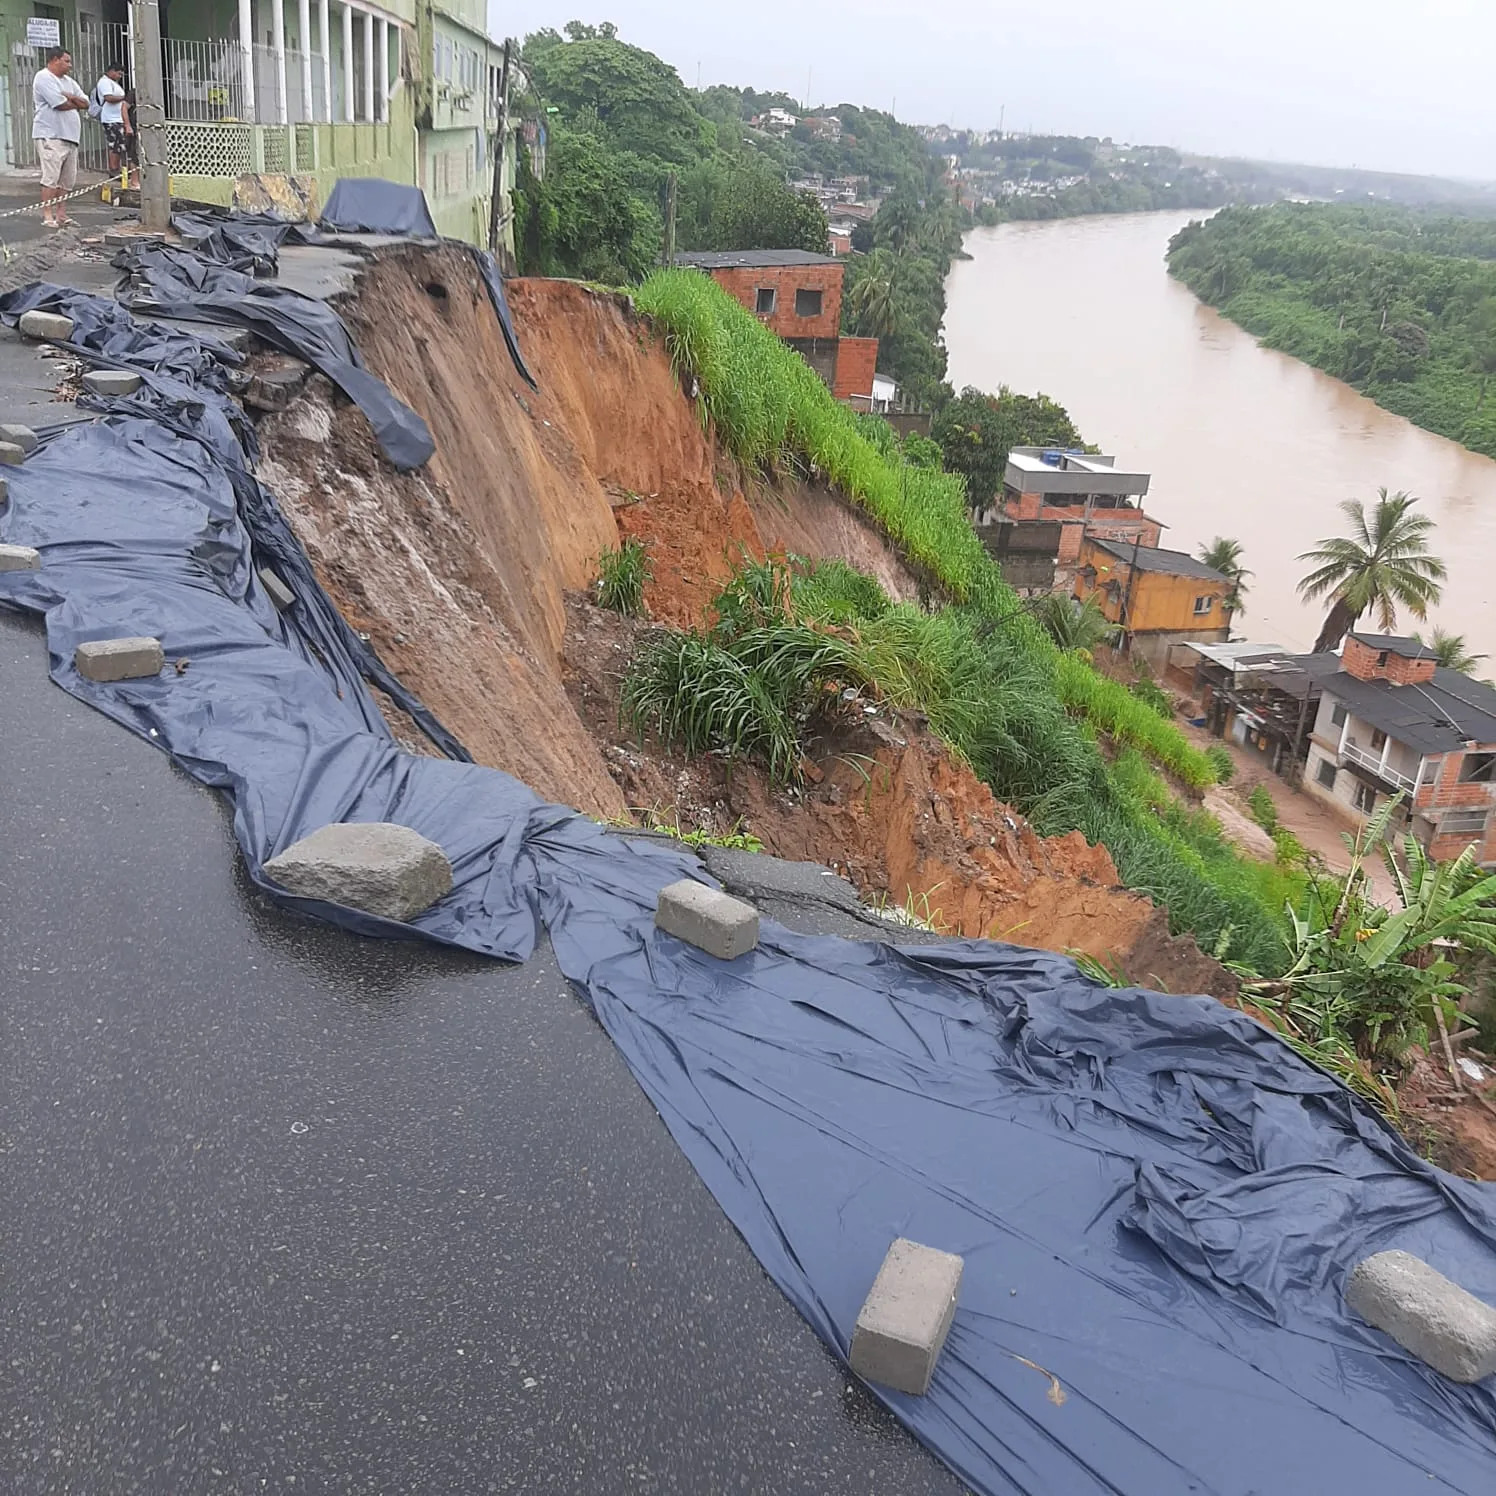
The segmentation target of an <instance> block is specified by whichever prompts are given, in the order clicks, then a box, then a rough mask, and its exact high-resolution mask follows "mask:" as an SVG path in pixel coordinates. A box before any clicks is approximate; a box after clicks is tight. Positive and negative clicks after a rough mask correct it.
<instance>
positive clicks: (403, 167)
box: [0, 0, 520, 243]
mask: <svg viewBox="0 0 1496 1496" xmlns="http://www.w3.org/2000/svg"><path fill="white" fill-rule="evenodd" d="M12 5H13V0H0V29H3V31H4V34H5V36H6V40H7V47H8V52H9V59H10V66H9V77H10V86H9V88H8V90H7V94H8V99H7V103H8V106H9V107H8V109H7V112H6V121H5V149H6V159H7V162H8V163H9V164H10V165H12V166H17V167H23V168H24V167H28V166H31V165H32V164H33V163H34V160H35V156H34V152H33V150H32V146H31V105H30V89H31V75H32V74H33V73H34V72H35V70H36V68H37V67H39V66H40V65H41V59H42V57H43V56H44V55H45V54H44V50H43V45H42V43H41V42H39V41H38V42H36V43H35V44H34V45H32V44H31V43H30V42H29V41H28V26H30V28H31V29H30V32H29V35H30V36H31V37H36V36H39V35H40V33H39V32H38V31H37V30H36V28H35V24H34V23H35V21H36V18H37V16H38V13H46V15H48V16H50V15H52V14H53V13H56V15H57V28H58V32H59V34H60V35H59V40H60V44H61V45H64V46H67V47H69V48H70V49H71V50H72V51H73V52H74V56H75V66H74V73H75V76H77V77H78V79H79V81H80V82H81V83H82V84H83V85H84V87H86V88H91V87H92V86H93V83H94V81H95V80H96V79H97V77H98V75H99V73H100V72H101V71H102V69H103V66H104V65H105V63H106V62H107V61H112V60H120V61H123V62H125V64H126V66H127V67H130V66H131V65H132V62H133V59H132V57H131V45H130V36H129V31H128V16H129V12H128V6H127V5H126V3H125V0H70V4H69V5H68V6H62V7H47V6H30V7H28V8H27V10H26V12H25V14H24V15H22V14H21V13H20V12H16V13H14V14H13V13H12V11H11V9H10V7H11V6H12ZM161 25H162V72H163V76H164V81H165V90H166V100H165V102H166V112H167V155H168V166H169V169H170V172H171V178H172V191H173V194H174V195H176V196H177V197H179V198H188V199H192V200H196V201H201V202H209V203H220V204H224V205H228V204H234V203H240V204H243V205H245V206H253V207H263V206H267V205H277V206H280V207H283V208H287V209H292V210H297V209H304V210H306V211H310V212H315V211H316V209H317V208H318V207H319V206H320V205H321V203H322V202H324V201H325V200H326V197H327V193H328V192H329V191H330V189H331V187H332V184H333V182H334V181H336V180H337V179H338V178H339V177H342V176H375V177H385V178H388V179H389V180H391V181H396V182H402V183H405V184H407V185H413V186H418V187H420V188H421V189H422V190H423V191H424V192H425V194H426V198H427V201H428V203H429V204H430V207H431V213H432V217H433V219H434V220H435V222H436V225H437V228H438V229H439V230H440V231H441V232H442V233H444V234H449V235H452V236H453V237H456V238H461V239H466V240H469V241H470V242H473V243H486V242H487V239H488V232H489V223H490V217H491V209H492V194H493V187H494V182H495V179H496V177H497V180H498V181H499V183H500V190H501V193H502V192H503V191H504V190H505V187H506V184H508V183H512V179H513V161H512V157H513V154H514V151H515V149H516V134H517V131H518V129H519V127H520V122H519V121H517V120H513V119H511V118H510V117H509V113H508V110H507V108H506V103H507V101H506V98H505V96H504V91H505V82H506V80H505V75H504V67H503V58H504V50H503V46H502V44H500V43H498V42H495V41H494V40H492V39H491V38H490V37H489V36H488V33H487V25H486V10H485V6H484V4H483V0H441V3H440V4H427V5H422V6H418V5H417V4H416V0H173V3H171V4H169V5H168V4H166V3H163V4H162V6H161ZM510 81H511V89H512V80H510ZM102 146H103V141H102V134H101V132H100V131H99V130H98V128H97V127H96V126H95V125H93V123H92V122H91V121H90V122H88V123H85V125H84V147H85V149H84V158H85V162H87V163H89V164H95V165H102V164H103V150H102ZM496 152H498V153H499V157H500V159H499V169H498V171H497V173H496V172H495V169H494V156H495V153H496ZM502 207H503V204H501V209H502ZM498 217H499V220H500V222H501V224H502V223H505V222H507V218H508V215H507V213H506V212H503V211H501V212H500V214H499V215H498Z"/></svg>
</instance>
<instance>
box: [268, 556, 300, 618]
mask: <svg viewBox="0 0 1496 1496" xmlns="http://www.w3.org/2000/svg"><path fill="white" fill-rule="evenodd" d="M260 586H262V587H263V588H264V589H265V595H266V596H267V597H268V598H269V599H270V601H271V602H273V603H274V604H275V606H276V607H277V608H279V609H280V611H281V612H282V613H284V612H285V611H286V609H287V608H289V607H290V606H291V604H292V603H294V602H295V601H296V594H295V593H294V592H292V591H291V589H290V588H289V587H287V586H286V584H285V583H284V582H283V581H281V579H280V577H279V576H278V575H277V574H276V573H275V572H273V571H271V569H270V568H269V567H268V566H262V567H261V568H260Z"/></svg>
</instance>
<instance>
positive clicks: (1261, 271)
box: [1168, 203, 1496, 457]
mask: <svg viewBox="0 0 1496 1496" xmlns="http://www.w3.org/2000/svg"><path fill="white" fill-rule="evenodd" d="M1493 259H1496V223H1492V222H1490V221H1488V220H1484V219H1472V218H1469V217H1464V216H1461V217H1453V216H1444V217H1439V216H1435V215H1434V214H1431V213H1427V212H1424V213H1418V214H1414V213H1412V212H1410V211H1409V210H1407V209H1403V208H1394V207H1392V206H1391V205H1389V204H1364V203H1360V204H1352V203H1277V204H1274V205H1273V206H1272V207H1270V208H1228V209H1226V210H1225V211H1224V212H1221V213H1217V214H1215V215H1213V216H1212V217H1211V219H1210V221H1209V222H1208V223H1203V224H1199V225H1192V226H1190V227H1189V228H1186V229H1185V230H1183V231H1182V232H1181V233H1179V234H1178V235H1177V236H1176V237H1175V238H1174V240H1173V241H1172V242H1171V243H1170V246H1169V255H1168V266H1169V272H1170V274H1171V275H1173V276H1175V277H1176V278H1177V279H1178V280H1179V281H1181V282H1182V283H1183V284H1184V285H1186V286H1188V287H1189V288H1190V290H1191V291H1193V292H1194V293H1195V295H1196V296H1198V297H1200V299H1201V300H1202V301H1205V302H1207V303H1208V304H1209V305H1211V306H1214V307H1215V308H1216V309H1217V310H1218V311H1220V312H1221V313H1222V315H1224V316H1226V317H1229V318H1230V319H1231V320H1232V321H1233V322H1235V323H1236V324H1237V325H1238V326H1239V327H1242V328H1245V329H1246V331H1247V332H1249V333H1251V334H1252V336H1253V337H1255V338H1257V339H1258V340H1259V341H1261V342H1262V343H1263V344H1264V346H1266V347H1269V348H1276V349H1279V350H1281V351H1282V352H1284V353H1289V354H1292V355H1293V356H1294V357H1295V358H1300V359H1303V360H1304V362H1305V363H1309V364H1313V365H1314V367H1315V368H1317V369H1322V370H1323V371H1324V372H1325V373H1327V374H1330V375H1332V376H1333V377H1335V378H1337V379H1343V380H1345V381H1346V383H1348V384H1349V385H1350V386H1351V387H1352V388H1353V389H1357V390H1359V391H1360V392H1361V393H1362V394H1364V395H1367V396H1368V397H1369V398H1371V399H1372V400H1374V401H1375V402H1376V403H1377V404H1378V405H1379V406H1381V407H1382V409H1383V410H1389V411H1391V412H1393V414H1395V415H1401V416H1406V417H1407V418H1408V419H1409V420H1410V421H1413V422H1414V423H1415V424H1416V425H1419V426H1422V427H1423V428H1424V429H1425V430H1426V431H1432V432H1435V433H1436V434H1438V435H1440V436H1446V437H1448V438H1450V440H1452V441H1456V442H1459V443H1460V445H1461V446H1463V447H1465V448H1467V449H1468V450H1470V451H1472V452H1479V453H1482V454H1484V455H1485V456H1487V457H1496V401H1488V400H1487V399H1486V394H1487V388H1488V386H1489V383H1490V380H1491V377H1492V375H1496V263H1492V261H1493Z"/></svg>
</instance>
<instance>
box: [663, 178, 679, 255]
mask: <svg viewBox="0 0 1496 1496" xmlns="http://www.w3.org/2000/svg"><path fill="white" fill-rule="evenodd" d="M677 185H678V178H677V176H676V174H675V173H674V172H671V173H670V175H669V176H668V177H666V178H665V263H666V265H673V264H675V190H676V187H677Z"/></svg>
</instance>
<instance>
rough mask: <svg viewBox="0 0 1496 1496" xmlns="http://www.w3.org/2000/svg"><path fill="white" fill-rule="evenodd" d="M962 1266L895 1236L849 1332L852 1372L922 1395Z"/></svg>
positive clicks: (946, 1255)
mask: <svg viewBox="0 0 1496 1496" xmlns="http://www.w3.org/2000/svg"><path fill="white" fill-rule="evenodd" d="M964 1265H965V1264H964V1263H963V1262H962V1260H961V1258H959V1257H957V1256H956V1255H955V1253H953V1252H941V1251H937V1250H936V1248H934V1247H922V1246H920V1244H919V1243H918V1242H913V1241H909V1240H908V1239H907V1238H905V1237H902V1236H901V1237H899V1238H898V1239H897V1240H896V1241H895V1242H894V1244H893V1245H892V1246H891V1247H890V1248H889V1249H888V1255H887V1256H886V1257H885V1258H884V1259H883V1266H882V1267H880V1268H879V1269H878V1276H877V1277H876V1278H875V1279H874V1280H873V1287H872V1291H871V1292H870V1293H869V1294H868V1296H867V1299H866V1301H865V1302H864V1303H863V1306H862V1312H861V1313H860V1314H859V1315H858V1316H857V1328H856V1330H855V1331H854V1332H853V1334H852V1354H851V1362H852V1370H853V1371H855V1372H856V1373H857V1375H858V1376H860V1377H862V1378H864V1379H865V1380H866V1381H869V1382H878V1383H880V1384H881V1385H883V1386H885V1387H893V1388H894V1389H895V1390H897V1391H899V1392H910V1393H913V1394H914V1395H915V1396H916V1397H923V1396H924V1395H925V1393H926V1392H927V1391H928V1390H929V1387H930V1378H931V1377H932V1376H933V1375H934V1374H935V1363H936V1361H937V1360H939V1358H940V1351H941V1348H942V1347H943V1346H944V1345H945V1337H946V1336H947V1335H948V1334H949V1333H950V1328H951V1321H952V1320H953V1319H954V1318H955V1315H956V1297H957V1295H958V1294H959V1293H960V1291H961V1270H962V1268H963V1266H964Z"/></svg>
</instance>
